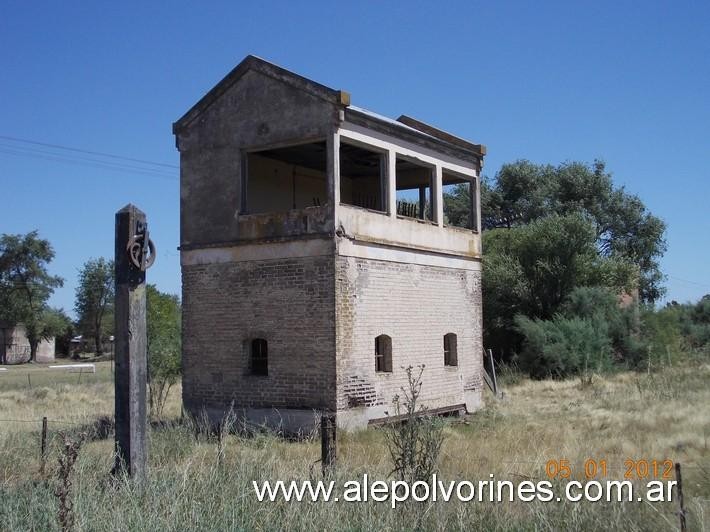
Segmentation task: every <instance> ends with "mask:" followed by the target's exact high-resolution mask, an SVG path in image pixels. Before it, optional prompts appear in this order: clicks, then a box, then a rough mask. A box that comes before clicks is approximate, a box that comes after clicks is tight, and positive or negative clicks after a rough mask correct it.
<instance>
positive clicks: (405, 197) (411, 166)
mask: <svg viewBox="0 0 710 532" xmlns="http://www.w3.org/2000/svg"><path fill="white" fill-rule="evenodd" d="M395 175H396V180H397V185H396V187H397V214H398V215H399V216H406V217H407V218H418V219H420V220H429V221H434V206H433V203H432V190H433V188H434V187H433V184H434V168H432V167H431V166H425V165H423V164H420V163H417V162H415V161H413V160H411V159H405V158H403V157H400V156H397V165H396V169H395Z"/></svg>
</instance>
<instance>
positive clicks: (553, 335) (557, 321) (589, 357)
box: [515, 315, 612, 378]
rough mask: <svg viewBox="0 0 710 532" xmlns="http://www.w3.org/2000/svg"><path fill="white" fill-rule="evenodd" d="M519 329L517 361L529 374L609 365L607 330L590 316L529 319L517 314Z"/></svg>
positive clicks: (570, 372)
mask: <svg viewBox="0 0 710 532" xmlns="http://www.w3.org/2000/svg"><path fill="white" fill-rule="evenodd" d="M515 323H516V327H517V330H518V332H519V333H520V334H521V335H522V336H523V338H524V343H523V349H522V351H521V353H520V363H521V366H522V367H523V369H525V370H526V371H528V372H529V373H530V375H531V376H533V377H537V378H543V377H548V376H553V377H566V376H569V375H576V374H580V373H584V374H588V373H589V372H591V371H605V370H608V369H610V368H611V366H612V356H611V353H612V351H611V342H610V339H609V331H608V328H607V326H606V324H605V323H604V322H601V321H597V320H593V319H589V318H566V317H564V316H562V315H556V316H555V317H554V318H553V319H552V320H531V319H530V318H527V317H526V316H522V315H518V316H516V319H515Z"/></svg>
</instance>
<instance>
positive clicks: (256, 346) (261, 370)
mask: <svg viewBox="0 0 710 532" xmlns="http://www.w3.org/2000/svg"><path fill="white" fill-rule="evenodd" d="M249 369H250V370H251V374H252V375H262V376H267V375H268V374H269V344H268V343H267V341H266V340H264V339H263V338H254V339H253V340H252V341H251V345H250V349H249Z"/></svg>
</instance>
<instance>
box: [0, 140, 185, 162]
mask: <svg viewBox="0 0 710 532" xmlns="http://www.w3.org/2000/svg"><path fill="white" fill-rule="evenodd" d="M0 139H5V140H10V141H13V142H23V143H25V144H34V145H36V146H44V147H46V148H54V149H57V150H67V151H74V152H79V153H87V154H89V155H99V156H101V157H110V158H111V159H122V160H124V161H131V162H134V163H143V164H150V165H154V166H163V167H165V168H175V169H178V168H180V167H179V166H177V165H174V164H167V163H157V162H154V161H148V160H146V159H134V158H133V157H125V156H123V155H116V154H113V153H105V152H99V151H92V150H84V149H81V148H72V147H70V146H64V145H62V144H50V143H47V142H39V141H36V140H28V139H22V138H18V137H12V136H10V135H0Z"/></svg>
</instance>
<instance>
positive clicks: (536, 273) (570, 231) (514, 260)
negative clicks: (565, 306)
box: [483, 212, 637, 353]
mask: <svg viewBox="0 0 710 532" xmlns="http://www.w3.org/2000/svg"><path fill="white" fill-rule="evenodd" d="M483 248H484V254H483V309H484V312H483V319H484V322H483V329H484V342H485V343H486V344H487V345H492V346H496V347H500V348H503V349H504V350H505V351H507V352H508V353H510V352H511V351H517V349H518V348H519V347H520V340H521V337H520V336H519V335H516V334H514V333H513V331H516V330H518V331H519V329H520V328H519V327H516V326H515V322H514V318H515V316H516V315H518V314H522V315H524V316H527V317H528V318H530V319H535V318H537V319H541V320H547V319H551V318H552V317H553V316H554V315H555V314H556V313H557V312H559V310H560V307H561V305H562V303H563V301H564V300H565V299H566V298H567V297H568V296H569V295H570V294H571V293H572V292H573V290H575V289H576V288H577V287H580V286H604V287H610V288H612V289H613V290H614V291H616V292H618V291H621V290H623V289H628V287H629V286H631V285H632V284H633V282H634V279H635V276H636V275H637V274H636V270H635V268H634V267H633V266H632V265H630V264H628V263H627V262H625V261H622V260H617V259H616V258H614V257H605V256H602V255H599V253H598V252H597V242H596V236H595V232H594V225H593V223H592V222H591V221H590V220H588V218H587V217H586V216H584V215H583V214H581V213H578V212H577V213H571V214H567V215H564V216H563V215H557V214H555V215H551V216H548V217H545V218H540V219H537V220H535V221H532V222H531V223H529V224H527V225H522V226H515V227H512V228H511V229H493V230H489V231H486V232H484V234H483ZM511 333H513V334H511Z"/></svg>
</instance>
